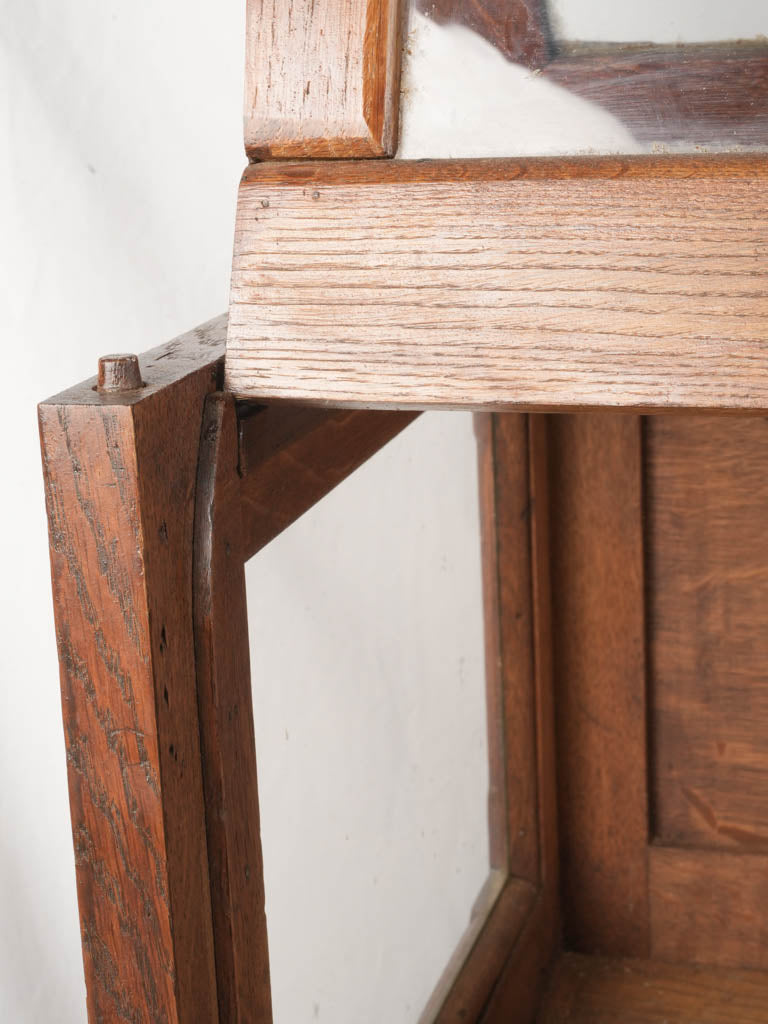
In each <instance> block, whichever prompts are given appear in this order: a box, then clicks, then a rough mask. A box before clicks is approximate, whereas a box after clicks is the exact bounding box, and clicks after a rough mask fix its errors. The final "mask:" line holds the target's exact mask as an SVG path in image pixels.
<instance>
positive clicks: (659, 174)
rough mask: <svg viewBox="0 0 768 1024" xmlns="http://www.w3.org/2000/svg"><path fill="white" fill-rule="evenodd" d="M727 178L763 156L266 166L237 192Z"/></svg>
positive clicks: (753, 168)
mask: <svg viewBox="0 0 768 1024" xmlns="http://www.w3.org/2000/svg"><path fill="white" fill-rule="evenodd" d="M728 177H733V178H741V179H744V178H759V179H764V178H767V177H768V153H765V154H755V153H712V154H707V155H700V154H688V153H683V154H678V153H675V154H671V153H669V154H661V155H657V154H644V153H640V154H632V155H628V156H621V155H617V154H611V155H605V156H562V157H560V156H540V157H473V158H460V159H452V160H443V159H441V160H326V161H324V160H286V161H270V162H262V163H255V164H250V165H249V166H248V167H246V169H245V171H244V172H243V176H242V179H241V182H240V187H241V189H244V188H248V187H249V186H252V185H253V186H259V187H260V188H264V187H265V186H267V187H268V186H273V185H274V186H283V187H284V186H290V185H295V186H301V185H306V186H307V187H309V186H312V185H314V186H317V185H334V186H336V185H354V186H363V185H372V186H377V185H385V184H397V185H406V184H420V183H430V184H434V183H444V182H447V183H450V182H452V181H456V182H459V181H461V182H466V181H471V182H476V183H477V184H483V183H490V182H493V181H516V180H526V181H548V180H551V181H562V180H568V179H597V180H609V179H611V178H621V179H625V180H626V179H630V180H632V179H638V180H647V179H650V178H671V179H675V178H680V179H695V178H728Z"/></svg>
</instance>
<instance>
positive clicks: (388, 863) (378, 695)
mask: <svg viewBox="0 0 768 1024" xmlns="http://www.w3.org/2000/svg"><path fill="white" fill-rule="evenodd" d="M477 495H478V488H477V469H476V448H475V441H474V434H473V429H472V419H471V416H469V415H467V414H458V413H432V414H427V415H424V416H422V417H420V418H419V419H418V420H416V422H415V423H414V424H413V425H412V426H410V427H409V428H408V429H407V430H406V431H405V432H404V433H403V434H401V435H400V436H399V437H398V438H396V439H395V440H394V441H393V442H391V443H390V444H389V445H388V446H387V447H386V448H385V449H383V450H382V451H381V452H380V453H379V454H378V455H376V456H375V457H374V458H373V459H372V460H370V461H369V462H368V463H366V464H365V465H364V466H363V467H362V468H361V469H360V470H358V471H357V472H356V473H355V474H353V475H352V476H351V477H350V478H349V479H348V480H346V481H345V482H344V483H343V484H341V485H340V486H339V487H338V488H337V489H336V490H335V491H333V492H332V493H331V494H330V495H329V496H328V497H327V498H325V499H324V500H323V501H322V502H321V503H320V504H319V505H317V506H315V507H314V508H313V509H312V510H311V511H310V512H309V513H307V515H305V516H304V517H303V518H302V519H300V520H299V521H298V522H296V523H295V524H294V525H293V526H292V527H291V528H290V529H289V530H287V531H286V532H285V533H284V534H282V535H281V536H280V537H278V539H277V540H275V541H274V542H273V543H272V544H270V545H269V546H268V547H267V548H265V549H264V550H263V551H262V552H260V553H259V554H258V555H257V556H256V557H255V558H253V559H252V560H251V561H250V562H249V563H248V566H247V580H248V612H249V616H248V618H249V630H250V644H251V661H252V679H253V700H254V718H255V726H256V745H257V755H258V766H259V791H260V802H261V825H262V841H263V848H264V862H265V881H266V892H267V920H268V929H269V942H270V958H271V967H272V986H273V1002H274V1011H275V1021H276V1024H295V1022H297V1021H302V1022H303V1021H306V1022H310V1021H315V1020H319V1021H329V1022H332V1024H361V1022H363V1021H371V1022H374V1021H376V1022H378V1021H397V1022H398V1024H409V1022H415V1021H417V1020H418V1018H419V1014H420V1012H421V1010H422V1009H423V1007H424V1004H425V1003H426V1001H427V999H428V997H429V994H430V992H431V990H432V988H433V986H434V985H435V983H436V981H437V979H438V977H439V975H440V973H441V972H442V969H443V968H444V967H445V965H446V963H447V961H448V959H449V957H450V955H451V953H452V952H453V950H454V949H455V947H456V945H457V943H458V941H459V939H460V937H461V935H462V933H463V932H464V930H465V928H466V926H467V924H468V923H469V918H470V911H471V907H472V904H473V902H474V901H475V899H476V897H477V895H478V892H479V890H480V888H481V887H482V885H483V883H484V882H485V880H486V878H487V876H488V870H489V851H488V826H487V806H488V751H487V732H486V701H485V692H484V689H485V667H484V635H483V616H482V588H481V563H480V549H479V525H478V519H479V516H478V497H477Z"/></svg>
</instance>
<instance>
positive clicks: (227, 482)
mask: <svg viewBox="0 0 768 1024" xmlns="http://www.w3.org/2000/svg"><path fill="white" fill-rule="evenodd" d="M201 438H202V440H201V446H200V458H199V463H198V474H197V493H196V510H195V550H194V612H195V652H196V657H197V684H198V708H199V716H200V741H201V749H202V755H203V783H204V788H205V810H206V825H207V834H208V860H209V873H210V880H211V909H212V918H213V932H214V940H215V942H214V944H215V954H216V973H217V983H218V1001H219V1018H218V1019H219V1024H251V1022H253V1024H271V1021H272V1006H271V994H270V979H269V953H268V943H267V921H266V916H265V912H264V872H263V861H262V854H261V835H260V830H259V794H258V785H257V776H256V740H255V736H254V726H253V707H252V697H251V679H250V657H249V650H248V608H247V604H246V592H245V571H244V564H245V558H244V551H243V524H242V514H241V513H242V505H241V501H240V478H239V476H238V444H237V416H236V412H235V403H234V400H233V399H232V397H231V396H230V395H224V394H222V393H220V392H216V393H214V394H212V395H209V396H208V398H207V399H206V403H205V410H204V413H203V424H202V434H201Z"/></svg>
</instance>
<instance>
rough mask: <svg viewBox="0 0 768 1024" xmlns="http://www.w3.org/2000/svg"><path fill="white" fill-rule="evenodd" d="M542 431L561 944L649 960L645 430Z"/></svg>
mask: <svg viewBox="0 0 768 1024" xmlns="http://www.w3.org/2000/svg"><path fill="white" fill-rule="evenodd" d="M549 431H550V442H551V461H550V466H551V480H550V486H551V502H552V503H551V516H552V580H553V624H554V625H553V629H554V636H555V638H556V639H555V643H554V664H555V702H556V713H557V719H556V733H557V744H558V799H559V809H560V850H561V871H562V877H563V885H562V892H563V918H564V926H565V941H566V947H567V948H570V949H574V950H575V951H577V952H587V953H612V954H617V955H630V956H632V955H639V956H647V955H648V948H649V918H648V914H649V910H648V875H647V841H648V806H647V777H646V772H647V758H646V722H645V626H644V609H643V606H644V589H643V588H644V583H643V547H642V493H641V480H642V476H641V474H642V464H641V438H640V424H639V420H638V418H636V417H630V416H608V415H599V416H598V415H593V416H589V415H582V416H561V417H559V416H552V417H550V423H549Z"/></svg>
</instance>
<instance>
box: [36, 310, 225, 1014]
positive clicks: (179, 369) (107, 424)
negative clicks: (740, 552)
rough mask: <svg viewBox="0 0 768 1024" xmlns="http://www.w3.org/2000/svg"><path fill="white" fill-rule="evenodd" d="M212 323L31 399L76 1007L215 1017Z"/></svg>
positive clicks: (217, 334)
mask: <svg viewBox="0 0 768 1024" xmlns="http://www.w3.org/2000/svg"><path fill="white" fill-rule="evenodd" d="M224 332H225V318H220V319H219V320H218V321H214V322H212V323H210V324H207V325H204V326H203V327H202V328H200V329H199V330H198V331H196V332H191V333H190V334H189V335H186V336H183V337H182V338H179V339H176V340H175V341H173V342H171V343H169V344H168V345H165V346H162V347H161V348H160V349H156V350H154V351H152V352H150V353H148V354H147V356H146V357H145V358H144V359H143V360H142V364H141V368H142V375H143V378H144V381H145V383H146V386H145V387H144V388H141V389H139V390H137V391H133V392H128V393H126V394H108V395H102V394H100V393H99V392H97V391H95V390H94V385H95V383H96V381H95V379H93V380H91V381H86V382H85V383H84V384H82V385H79V386H78V387H76V388H73V389H70V391H68V392H65V393H64V394H62V395H60V396H58V397H56V398H53V399H50V400H49V401H48V402H44V403H43V404H42V405H41V406H40V429H41V442H42V451H43V468H44V477H45V487H46V502H47V507H48V517H49V533H50V548H51V570H52V578H53V594H54V608H55V618H56V637H57V643H58V650H59V664H60V673H61V689H62V710H63V719H64V733H65V740H66V747H67V765H68V776H69V792H70V805H71V815H72V829H73V838H74V846H75V863H76V873H77V889H78V901H79V908H80V927H81V934H82V944H83V959H84V965H85V976H86V987H87V998H88V1012H89V1019H90V1020H92V1021H102V1020H104V1021H106V1020H109V1021H118V1020H120V1021H131V1022H136V1024H139V1022H144V1021H165V1022H168V1024H175V1022H183V1021H191V1020H195V1021H201V1022H203V1021H205V1022H207V1021H210V1022H214V1021H217V1020H218V1015H217V1005H216V981H215V972H214V953H213V936H212V927H211V911H210V891H209V879H208V859H207V850H206V837H205V813H204V805H203V786H202V777H201V758H200V743H199V733H198V723H197V701H196V686H195V655H194V641H193V628H192V544H193V509H194V500H193V499H194V485H195V473H196V467H197V452H198V445H199V439H200V424H201V415H202V407H203V401H204V398H205V395H206V393H207V392H208V391H210V390H212V389H213V388H214V386H215V378H216V376H217V373H218V363H219V359H220V357H221V354H222V350H223V341H224Z"/></svg>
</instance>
